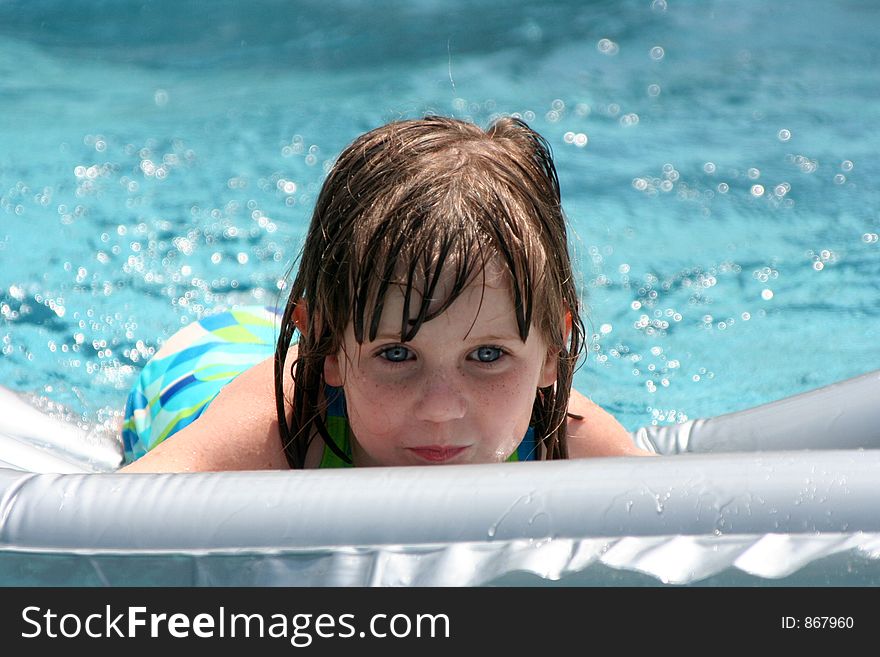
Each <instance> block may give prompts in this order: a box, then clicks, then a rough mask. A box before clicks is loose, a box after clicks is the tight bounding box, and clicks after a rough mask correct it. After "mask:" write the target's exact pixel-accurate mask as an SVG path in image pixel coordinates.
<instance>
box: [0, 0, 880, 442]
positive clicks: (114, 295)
mask: <svg viewBox="0 0 880 657" xmlns="http://www.w3.org/2000/svg"><path fill="white" fill-rule="evenodd" d="M878 26H880V5H877V4H875V3H868V2H855V1H853V2H837V3H826V2H818V1H816V2H794V1H789V2H776V3H764V2H759V1H757V0H756V1H754V2H747V1H743V2H736V3H732V2H722V1H710V2H699V3H696V2H693V3H691V2H684V1H672V0H670V1H669V2H668V3H667V2H663V1H662V0H654V1H653V2H652V1H651V0H638V1H629V2H583V1H571V2H553V3H543V4H542V3H534V2H523V1H519V0H508V1H507V2H504V3H471V2H464V1H463V0H452V1H444V2H436V1H431V0H425V1H422V2H395V1H390V0H380V1H377V2H370V3H354V2H342V3H322V2H312V1H300V2H286V1H274V2H271V1H262V2H253V3H240V2H231V1H217V2H212V3H210V10H209V11H208V10H206V8H205V5H204V3H194V2H170V1H166V0H161V1H158V2H152V3H149V4H147V5H144V6H143V7H142V3H132V2H107V1H97V0H91V1H89V2H80V1H76V0H73V1H71V0H67V1H65V2H60V1H55V0H45V1H40V2H24V1H7V2H4V3H2V4H0V354H2V357H0V383H2V384H4V385H7V386H10V387H12V388H15V389H18V390H23V391H27V392H33V393H36V394H38V395H41V396H44V397H46V398H48V399H52V400H55V401H58V402H61V403H63V404H66V405H68V406H69V407H70V408H71V409H73V410H74V412H75V413H77V414H80V415H82V417H83V419H85V420H86V421H90V422H93V421H100V420H106V419H107V418H109V417H112V416H113V414H114V413H115V412H118V411H119V410H120V409H121V406H122V404H123V403H124V398H125V394H126V392H127V389H128V387H129V385H130V384H131V382H132V380H133V379H134V377H135V376H136V374H137V371H138V370H139V368H140V367H142V366H143V364H144V362H145V359H146V358H148V357H149V355H150V354H151V353H153V352H154V350H155V349H157V348H158V346H159V345H161V343H162V341H163V339H164V338H166V337H167V336H169V335H170V334H171V333H172V332H173V331H175V330H176V329H178V328H180V327H181V326H182V325H184V324H187V323H189V322H191V321H193V320H194V319H196V318H198V317H199V316H201V315H202V314H203V313H205V312H208V311H210V309H212V308H216V307H222V306H228V305H231V304H236V303H248V304H252V303H272V302H274V301H275V300H276V299H277V297H278V294H279V281H281V280H282V279H283V277H284V274H285V273H286V271H287V269H288V267H289V265H290V264H291V262H292V261H293V259H294V257H295V255H296V253H297V250H298V247H299V244H300V240H301V238H302V237H303V234H304V230H305V228H306V225H307V222H308V217H309V212H310V210H311V207H312V204H313V202H314V199H315V195H316V192H317V190H318V188H319V186H320V184H321V182H322V179H323V177H324V174H325V172H326V169H327V167H328V166H329V163H330V162H332V159H333V158H334V156H335V155H336V154H337V153H338V151H339V150H340V149H341V148H342V147H343V146H345V145H346V144H347V143H348V142H349V141H350V140H351V139H353V138H354V137H355V136H356V135H357V134H359V133H361V132H363V131H364V130H366V129H369V128H372V127H374V126H376V125H379V124H381V123H383V122H385V121H388V120H391V119H395V118H399V117H412V116H418V115H421V114H423V113H425V112H436V113H442V114H448V115H453V116H457V117H469V118H472V119H473V120H475V121H477V122H479V123H481V124H485V123H487V122H488V121H490V120H491V119H492V118H493V117H495V116H497V115H500V114H513V113H516V114H518V115H520V116H522V117H524V118H525V119H526V120H527V121H528V122H529V123H530V124H531V125H532V126H533V127H534V128H536V129H537V130H538V131H540V132H541V133H542V134H544V135H545V136H546V137H547V139H548V140H549V141H550V143H551V145H552V147H553V149H554V153H555V155H556V163H557V167H558V170H559V174H560V179H561V183H562V185H563V200H564V204H565V208H566V210H567V213H568V216H569V219H570V222H571V225H572V228H573V232H574V234H575V235H576V238H575V240H574V241H573V242H574V249H575V256H576V261H577V266H578V270H579V272H580V275H581V278H582V285H583V291H584V295H585V299H586V301H587V303H588V304H589V308H590V325H591V328H592V331H593V333H594V335H593V337H592V340H591V342H590V352H589V357H588V358H587V359H586V361H585V363H584V365H583V367H582V368H581V369H580V371H579V372H578V374H577V377H576V384H577V386H578V387H579V388H580V389H581V390H582V391H584V392H585V393H587V394H590V395H591V396H592V397H593V398H594V399H595V400H597V401H598V402H600V403H601V404H603V405H604V406H606V407H607V408H608V409H609V410H611V411H612V412H613V413H615V414H616V415H617V416H618V417H619V418H620V419H621V421H622V422H623V423H624V424H625V425H626V426H627V427H628V428H631V429H632V428H636V427H638V426H641V425H645V424H651V423H669V422H677V421H681V420H684V419H687V418H695V417H702V416H710V415H715V414H719V413H724V412H728V411H734V410H738V409H741V408H745V407H748V406H752V405H755V404H759V403H762V402H767V401H771V400H774V399H778V398H780V397H783V396H786V395H789V394H794V393H797V392H800V391H803V390H807V389H810V388H814V387H817V386H820V385H823V384H827V383H831V382H834V381H837V380H840V379H843V378H846V377H849V376H854V375H856V374H860V373H863V372H866V371H868V370H872V369H876V368H878V367H880V338H878V329H877V325H878V322H877V319H878V313H880V311H878V308H880V285H878V280H880V242H878V233H880V185H878V179H880V178H878V177H880V164H878V158H877V153H878V151H880V139H878V137H877V131H876V125H877V124H878V121H880V103H878V100H877V89H878V88H880V49H878V48H877V46H876V28H877V27H878Z"/></svg>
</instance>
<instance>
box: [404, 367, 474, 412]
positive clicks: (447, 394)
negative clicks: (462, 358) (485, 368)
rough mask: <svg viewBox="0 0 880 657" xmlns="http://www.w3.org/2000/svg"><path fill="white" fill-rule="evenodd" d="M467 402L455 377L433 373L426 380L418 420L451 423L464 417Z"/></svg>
mask: <svg viewBox="0 0 880 657" xmlns="http://www.w3.org/2000/svg"><path fill="white" fill-rule="evenodd" d="M466 410H467V400H466V398H465V394H464V390H463V389H462V386H461V385H460V384H459V383H458V382H457V381H456V377H455V376H454V375H449V374H447V373H444V372H439V371H436V372H432V373H431V374H430V375H429V376H428V377H427V378H426V380H425V382H424V384H423V386H422V391H421V394H420V399H419V403H418V404H417V405H416V408H415V415H416V418H417V419H419V420H422V421H425V422H449V421H451V420H458V419H460V418H462V417H464V415H465V412H466Z"/></svg>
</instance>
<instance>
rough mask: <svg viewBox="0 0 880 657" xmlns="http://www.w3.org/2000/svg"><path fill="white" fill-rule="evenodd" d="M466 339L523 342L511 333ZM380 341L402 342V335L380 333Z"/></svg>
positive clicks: (488, 341)
mask: <svg viewBox="0 0 880 657" xmlns="http://www.w3.org/2000/svg"><path fill="white" fill-rule="evenodd" d="M465 339H466V340H468V341H471V342H481V343H491V342H522V338H520V336H519V335H518V334H515V333H510V334H507V335H498V334H494V333H493V334H491V335H480V336H476V337H474V336H472V335H468V336H467V338H465ZM380 340H391V341H394V342H401V339H400V333H379V334H378V335H377V336H376V339H375V340H374V342H379V341H380ZM462 342H464V340H462Z"/></svg>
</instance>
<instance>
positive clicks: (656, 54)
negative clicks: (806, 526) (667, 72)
mask: <svg viewBox="0 0 880 657" xmlns="http://www.w3.org/2000/svg"><path fill="white" fill-rule="evenodd" d="M664 55H666V51H665V50H663V47H662V46H654V47H653V48H651V59H653V60H654V61H655V62H658V61H660V60H661V59H663V57H664Z"/></svg>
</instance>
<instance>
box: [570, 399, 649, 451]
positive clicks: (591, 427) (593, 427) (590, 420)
mask: <svg viewBox="0 0 880 657" xmlns="http://www.w3.org/2000/svg"><path fill="white" fill-rule="evenodd" d="M568 411H569V413H573V414H574V415H581V416H583V419H582V420H579V419H576V418H573V417H569V418H568V456H569V458H572V459H576V458H586V457H590V456H652V455H653V454H652V453H651V452H648V451H645V450H643V449H640V448H638V447H636V446H635V445H634V444H633V441H632V438H631V437H630V435H629V433H628V432H627V431H626V429H624V428H623V426H621V424H620V423H619V422H618V421H617V420H616V419H614V416H612V415H611V414H610V413H608V412H607V411H605V410H604V409H602V408H601V407H599V406H598V405H597V404H595V403H593V402H592V401H591V400H590V399H588V398H587V397H585V396H584V395H582V394H581V393H579V392H578V391H577V390H575V389H574V388H572V389H571V396H570V397H569V400H568Z"/></svg>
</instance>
